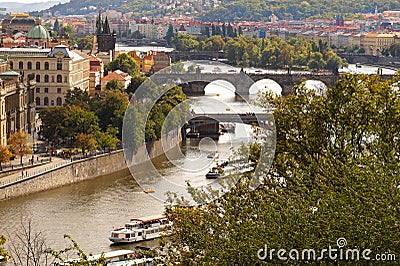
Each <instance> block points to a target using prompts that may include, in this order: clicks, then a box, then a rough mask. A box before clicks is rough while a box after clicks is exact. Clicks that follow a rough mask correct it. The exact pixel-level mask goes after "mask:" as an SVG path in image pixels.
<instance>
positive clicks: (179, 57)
mask: <svg viewBox="0 0 400 266" xmlns="http://www.w3.org/2000/svg"><path fill="white" fill-rule="evenodd" d="M169 56H170V57H171V62H172V63H175V62H178V61H188V60H218V59H224V58H225V54H224V51H196V52H182V51H173V52H170V53H169Z"/></svg>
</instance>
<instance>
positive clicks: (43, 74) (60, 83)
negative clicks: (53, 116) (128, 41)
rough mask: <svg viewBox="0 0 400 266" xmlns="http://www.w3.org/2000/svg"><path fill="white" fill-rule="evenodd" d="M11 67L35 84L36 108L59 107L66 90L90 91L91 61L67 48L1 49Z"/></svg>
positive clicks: (62, 102) (62, 46) (61, 46)
mask: <svg viewBox="0 0 400 266" xmlns="http://www.w3.org/2000/svg"><path fill="white" fill-rule="evenodd" d="M0 55H4V56H7V57H8V60H9V63H10V68H11V69H12V70H14V71H16V72H19V73H23V74H24V75H25V76H28V75H32V76H33V77H34V81H35V82H36V88H35V92H34V96H35V103H36V107H37V108H39V109H41V108H46V107H51V106H62V105H63V104H64V101H65V99H64V98H65V95H66V93H67V91H68V90H71V89H74V88H79V89H81V90H85V91H87V90H88V89H89V72H90V60H89V58H88V57H87V56H85V55H83V54H80V53H79V54H78V52H76V51H70V50H69V49H68V47H67V46H64V45H59V46H56V47H54V48H0Z"/></svg>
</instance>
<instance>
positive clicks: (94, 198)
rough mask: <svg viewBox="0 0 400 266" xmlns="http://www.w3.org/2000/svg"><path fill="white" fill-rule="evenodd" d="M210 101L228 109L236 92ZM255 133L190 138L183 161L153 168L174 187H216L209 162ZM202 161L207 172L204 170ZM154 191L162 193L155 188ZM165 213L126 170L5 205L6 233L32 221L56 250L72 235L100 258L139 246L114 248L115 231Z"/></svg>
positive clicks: (1, 213)
mask: <svg viewBox="0 0 400 266" xmlns="http://www.w3.org/2000/svg"><path fill="white" fill-rule="evenodd" d="M211 87H212V86H211ZM208 97H210V98H214V99H218V100H219V101H225V102H227V103H228V104H229V102H231V103H233V102H235V97H234V95H233V94H231V92H228V95H225V96H224V95H221V96H208ZM249 134H251V127H250V126H248V125H242V124H238V125H237V126H236V131H235V133H225V134H224V135H222V136H220V138H219V139H218V140H217V141H213V140H211V139H202V140H199V139H188V140H186V141H183V142H182V143H181V145H180V148H181V149H180V150H181V152H182V153H183V154H184V155H185V156H184V157H183V158H182V157H179V156H172V157H170V160H168V159H167V158H166V157H165V156H161V157H158V158H156V159H154V160H153V165H154V166H155V169H156V171H158V174H160V175H162V176H163V177H164V178H165V179H167V180H170V181H171V182H174V183H177V184H180V185H184V184H185V180H190V182H191V183H192V184H194V186H203V185H205V184H208V183H210V182H212V181H210V180H207V179H205V174H206V173H207V171H208V169H209V167H211V166H212V165H213V164H214V162H213V159H210V158H207V155H209V153H210V152H211V151H213V150H217V151H218V152H219V154H220V159H226V158H227V157H228V156H229V155H230V154H231V150H230V148H231V147H232V146H235V145H238V144H240V142H242V141H244V142H247V141H248V139H247V138H246V136H248V135H249ZM235 140H236V142H235ZM235 143H236V144H235ZM171 158H172V159H171ZM199 162H200V163H201V164H202V165H203V167H201V168H199V167H198V165H199ZM193 169H196V170H195V171H193ZM154 174H155V173H152V172H149V171H148V169H146V168H143V167H137V168H135V175H145V176H151V175H154ZM150 188H154V189H155V190H157V189H158V187H157V184H154V183H152V184H151V187H150ZM163 210H164V205H163V203H162V201H160V200H157V199H155V198H154V197H153V196H152V194H146V193H144V192H143V188H141V187H140V186H139V185H138V184H137V183H136V182H135V180H134V178H133V177H132V176H131V174H130V172H129V171H128V170H124V171H120V172H117V173H114V174H111V175H107V176H102V177H99V178H96V179H93V180H89V181H84V182H81V183H77V184H73V185H68V186H64V187H61V188H57V189H53V190H49V191H45V192H40V193H36V194H32V195H28V196H24V197H20V198H16V199H13V200H8V201H2V202H0V234H3V235H5V236H6V237H7V238H9V236H10V237H11V238H13V237H14V236H15V230H18V228H20V225H21V222H22V223H26V222H27V220H28V219H31V220H32V223H33V226H34V227H33V228H34V230H36V231H40V232H42V233H43V234H44V236H45V238H46V239H47V242H48V245H49V246H50V247H53V248H56V249H61V248H64V247H66V245H67V244H68V242H66V241H65V240H64V239H63V235H64V234H69V235H70V236H71V237H72V238H73V239H74V240H76V241H77V242H78V243H79V245H80V247H81V248H82V249H83V250H84V251H86V252H90V253H100V252H102V251H110V250H115V249H121V248H133V247H134V246H136V245H137V244H132V245H128V246H123V247H121V246H110V241H109V240H108V236H109V234H110V230H112V228H113V227H117V226H121V225H123V224H124V223H125V222H127V221H129V219H130V218H132V217H138V216H139V217H140V216H146V215H153V214H160V213H162V212H163ZM157 244H158V240H153V241H150V242H142V243H140V245H143V246H149V247H152V246H155V245H157Z"/></svg>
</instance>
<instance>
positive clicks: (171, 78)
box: [151, 72, 393, 95]
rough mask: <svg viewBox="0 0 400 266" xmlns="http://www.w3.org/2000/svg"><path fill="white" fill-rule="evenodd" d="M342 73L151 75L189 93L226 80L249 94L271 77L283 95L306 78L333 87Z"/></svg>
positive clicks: (156, 80) (200, 90) (154, 79)
mask: <svg viewBox="0 0 400 266" xmlns="http://www.w3.org/2000/svg"><path fill="white" fill-rule="evenodd" d="M380 77H381V80H389V79H392V78H393V75H380ZM339 78H340V75H336V74H332V73H330V72H316V73H311V72H292V73H291V74H288V73H247V74H246V73H244V72H239V73H157V74H156V75H153V76H152V77H151V80H153V81H155V82H156V83H157V84H165V83H170V84H177V85H182V86H183V91H184V92H185V93H187V94H192V95H196V94H197V95H201V94H204V88H205V87H206V86H207V84H209V83H211V82H213V81H216V80H224V81H227V82H229V83H231V84H232V85H233V86H234V87H235V89H236V93H237V94H240V95H248V94H249V89H250V87H251V86H252V85H253V84H254V82H257V81H259V80H262V79H270V80H273V81H275V82H276V83H278V84H279V85H280V86H281V87H282V95H288V94H290V93H291V92H292V90H293V86H294V85H296V84H300V83H301V82H302V81H304V80H317V81H321V82H322V83H324V84H325V85H326V86H327V87H333V86H334V85H335V84H336V82H337V81H338V80H339Z"/></svg>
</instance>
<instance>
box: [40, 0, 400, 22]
mask: <svg viewBox="0 0 400 266" xmlns="http://www.w3.org/2000/svg"><path fill="white" fill-rule="evenodd" d="M216 3H217V4H216ZM100 4H102V6H103V8H104V10H106V9H114V10H117V11H121V12H134V14H135V15H137V16H155V17H157V16H163V15H165V14H190V15H192V16H196V17H198V18H200V19H201V20H208V21H218V20H221V21H224V22H228V21H238V20H247V21H268V17H269V16H270V15H271V14H272V13H274V14H275V15H276V16H278V18H279V19H304V18H309V17H312V16H319V15H320V16H323V17H328V18H329V17H334V16H335V15H338V14H345V16H346V14H357V13H373V12H374V10H375V6H377V8H378V11H379V12H381V11H384V10H399V9H400V0H380V1H371V0H342V1H331V0H304V1H293V0H246V1H243V0H220V1H219V2H218V1H212V0H198V1H187V2H185V3H178V2H174V1H171V0H71V1H70V2H69V3H65V4H59V5H56V6H54V7H52V8H49V9H48V11H50V12H52V13H53V14H54V13H55V12H59V13H60V14H63V15H70V14H87V13H89V12H93V8H94V7H96V8H98V7H99V6H100Z"/></svg>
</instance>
